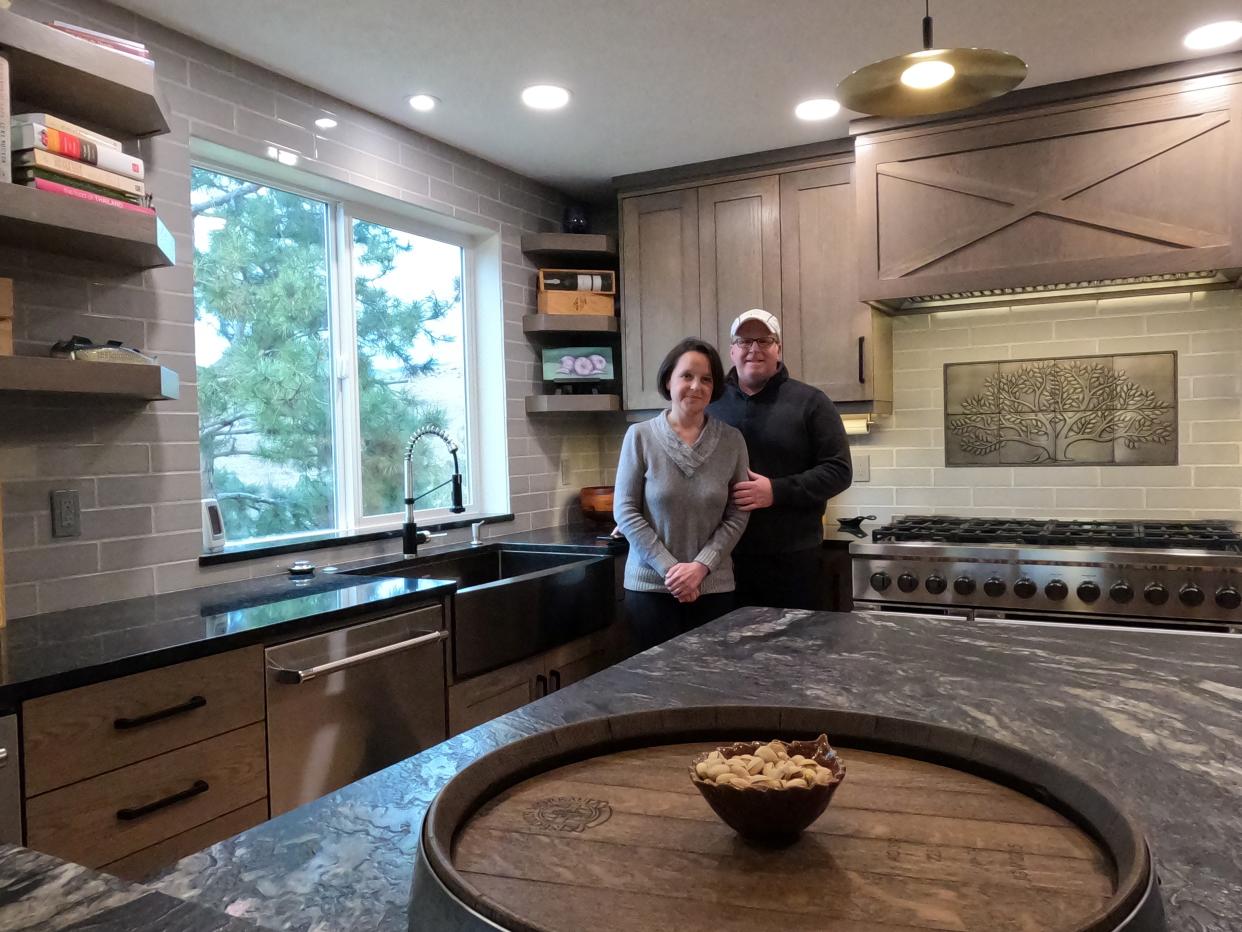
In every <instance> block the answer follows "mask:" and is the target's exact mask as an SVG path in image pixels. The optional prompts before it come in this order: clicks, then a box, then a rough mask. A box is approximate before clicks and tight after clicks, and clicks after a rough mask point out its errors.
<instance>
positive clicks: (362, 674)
mask: <svg viewBox="0 0 1242 932" xmlns="http://www.w3.org/2000/svg"><path fill="white" fill-rule="evenodd" d="M447 637H448V632H447V631H446V630H445V629H444V611H443V609H442V608H441V606H439V605H432V606H427V607H425V608H419V609H416V610H414V611H411V612H405V613H403V614H400V615H393V616H389V617H386V618H381V619H379V620H375V621H367V622H363V623H361V624H355V625H353V626H351V627H348V628H341V629H339V630H337V631H329V632H326V633H324V634H318V635H315V636H313V637H308V638H303V639H302V640H300V641H293V642H290V643H288V644H280V645H277V646H275V647H269V648H268V649H267V651H266V652H265V653H266V659H267V767H268V784H269V797H270V802H271V809H272V815H278V814H280V813H282V812H288V811H289V810H290V809H293V808H295V807H297V806H300V805H302V804H303V803H307V802H310V801H311V800H313V799H318V798H319V797H320V796H323V795H324V794H326V793H330V792H332V791H333V790H335V789H339V788H340V787H342V786H345V785H346V784H347V783H352V782H353V781H354V780H358V779H360V778H362V777H365V776H366V775H367V774H370V773H374V772H375V771H377V770H381V769H383V768H384V767H387V766H389V765H390V764H395V763H396V762H397V761H400V760H404V759H405V758H407V757H410V756H412V755H414V754H417V753H418V752H419V751H422V750H424V749H426V748H428V747H431V745H433V744H437V743H439V742H440V741H443V740H444V739H445V737H446V736H447V732H446V727H447V723H446V711H445V680H444V641H445V638H447Z"/></svg>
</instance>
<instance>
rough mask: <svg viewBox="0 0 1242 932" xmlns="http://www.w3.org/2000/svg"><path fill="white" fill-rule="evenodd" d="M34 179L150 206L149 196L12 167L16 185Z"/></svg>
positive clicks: (31, 169) (20, 166) (65, 176)
mask: <svg viewBox="0 0 1242 932" xmlns="http://www.w3.org/2000/svg"><path fill="white" fill-rule="evenodd" d="M35 178H43V179H46V180H47V181H54V182H56V183H57V184H63V185H68V186H69V187H71V188H81V189H82V190H83V191H91V192H93V193H94V194H100V195H102V196H104V197H110V198H113V199H114V200H120V201H126V202H128V203H130V204H140V205H142V206H143V207H150V206H152V205H151V198H150V196H149V195H148V196H147V197H138V196H137V195H136V194H126V193H125V192H124V191H117V190H115V189H113V188H105V187H102V186H100V185H97V184H91V183H90V182H89V181H83V180H82V179H81V178H70V177H69V176H68V175H61V174H58V173H57V172H50V171H48V170H47V169H46V168H35V167H33V166H29V165H27V166H22V165H15V166H14V167H13V180H14V181H15V182H16V183H18V184H24V185H29V184H31V182H32V181H33V180H34V179H35Z"/></svg>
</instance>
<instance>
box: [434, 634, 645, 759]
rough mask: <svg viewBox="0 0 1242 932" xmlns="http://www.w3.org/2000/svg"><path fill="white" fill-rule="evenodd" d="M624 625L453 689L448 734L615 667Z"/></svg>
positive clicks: (464, 681) (468, 727)
mask: <svg viewBox="0 0 1242 932" xmlns="http://www.w3.org/2000/svg"><path fill="white" fill-rule="evenodd" d="M620 637H621V627H620V625H617V624H614V625H612V626H611V627H608V628H605V629H604V630H602V631H597V632H595V633H594V634H589V635H587V636H586V637H583V638H578V639H577V640H576V641H571V642H569V643H568V644H562V645H561V646H560V647H555V648H553V649H552V650H550V651H546V652H545V653H542V654H537V655H535V656H534V657H528V658H527V659H526V660H522V661H520V662H518V663H512V664H509V665H508V666H506V667H501V668H500V669H499V670H492V671H491V672H490V673H484V674H481V675H479V676H472V677H470V678H469V679H465V680H461V681H459V682H457V683H455V684H454V685H452V686H450V687H449V689H448V717H449V737H452V736H453V735H458V734H461V733H462V732H463V731H468V730H469V729H471V728H474V727H475V726H476V725H482V724H483V723H484V722H490V721H491V720H492V719H494V718H496V717H497V716H500V715H504V714H505V713H506V712H512V711H513V710H514V709H520V708H521V707H522V706H524V705H526V704H527V703H529V702H534V701H535V700H536V699H541V698H542V697H544V696H546V695H547V694H548V693H550V692H555V691H556V690H558V689H560V688H561V687H563V686H568V685H569V684H570V683H576V682H577V681H578V680H581V679H585V678H586V677H588V676H590V675H591V674H592V673H598V672H599V671H600V670H603V669H605V668H606V667H609V666H611V665H612V664H613V663H615V662H616V661H617V659H618V657H619V638H620Z"/></svg>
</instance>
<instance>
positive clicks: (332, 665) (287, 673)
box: [272, 631, 448, 686]
mask: <svg viewBox="0 0 1242 932" xmlns="http://www.w3.org/2000/svg"><path fill="white" fill-rule="evenodd" d="M446 637H448V632H447V631H432V632H430V633H428V634H421V635H419V636H418V637H416V638H410V639H409V640H408V641H398V642H397V643H396V644H389V645H387V646H385V647H377V648H375V649H374V650H366V651H363V652H362V653H361V654H354V655H353V656H352V657H342V658H341V659H340V660H333V661H331V662H329V663H322V664H320V665H319V666H317V667H310V668H308V669H306V670H287V669H285V668H284V667H273V668H272V672H273V673H274V674H275V676H276V682H278V683H286V684H288V685H290V686H296V685H298V684H299V683H307V682H309V681H310V680H313V679H315V678H316V677H320V676H326V675H327V674H329V673H335V672H336V671H337V670H348V669H349V668H350V667H355V666H357V665H358V664H361V663H366V662H367V661H368V660H375V659H376V658H377V657H386V656H388V655H389V654H395V653H398V652H399V651H403V650H409V649H410V648H413V647H418V646H419V645H421V644H431V643H434V642H435V641H442V640H444V639H445V638H446Z"/></svg>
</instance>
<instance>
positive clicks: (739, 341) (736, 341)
mask: <svg viewBox="0 0 1242 932" xmlns="http://www.w3.org/2000/svg"><path fill="white" fill-rule="evenodd" d="M778 342H779V341H778V340H777V339H776V337H756V338H755V339H753V340H747V339H746V338H745V337H734V338H733V345H734V346H740V347H741V348H742V349H744V350H749V349H751V348H753V347H755V346H758V347H759V348H760V349H765V350H769V349H771V348H772V347H774V346H775V345H776V344H777V343H778Z"/></svg>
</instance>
